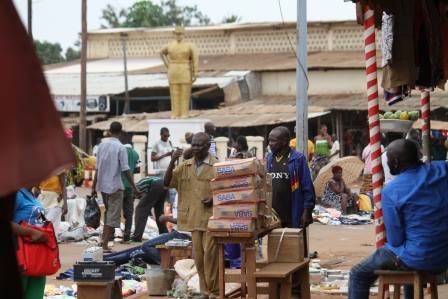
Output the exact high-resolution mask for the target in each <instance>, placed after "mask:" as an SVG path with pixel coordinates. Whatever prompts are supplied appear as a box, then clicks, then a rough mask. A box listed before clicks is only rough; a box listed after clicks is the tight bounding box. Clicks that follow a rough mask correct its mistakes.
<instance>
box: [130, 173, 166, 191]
mask: <svg viewBox="0 0 448 299" xmlns="http://www.w3.org/2000/svg"><path fill="white" fill-rule="evenodd" d="M161 180H162V179H161V178H160V177H158V176H147V177H145V178H143V179H141V180H140V181H138V182H137V183H136V184H135V185H136V187H137V189H138V190H139V191H141V192H145V193H147V192H149V189H150V188H151V186H152V185H153V184H154V183H155V182H157V181H161Z"/></svg>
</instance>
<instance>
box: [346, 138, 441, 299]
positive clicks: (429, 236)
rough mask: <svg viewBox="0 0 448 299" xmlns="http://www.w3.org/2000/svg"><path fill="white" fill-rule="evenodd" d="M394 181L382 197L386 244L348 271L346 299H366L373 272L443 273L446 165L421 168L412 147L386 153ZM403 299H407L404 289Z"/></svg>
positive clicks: (401, 144) (401, 143) (396, 146)
mask: <svg viewBox="0 0 448 299" xmlns="http://www.w3.org/2000/svg"><path fill="white" fill-rule="evenodd" d="M386 153H387V158H388V161H387V163H388V164H389V168H390V172H391V174H392V175H395V178H394V180H392V181H391V182H389V184H387V185H386V186H385V187H384V189H383V192H382V199H381V205H382V208H383V215H384V224H385V226H386V237H387V238H386V239H387V243H386V244H385V246H384V247H382V248H380V249H378V250H376V251H375V252H374V253H373V255H371V256H370V257H368V258H367V259H365V260H364V261H362V262H361V263H359V264H358V265H355V266H354V267H353V268H352V269H351V271H350V281H349V296H348V298H349V299H364V298H365V299H367V298H369V288H370V286H371V285H372V284H373V282H374V281H375V280H376V278H377V276H376V275H375V271H376V270H404V271H409V270H417V271H429V272H434V273H439V272H442V271H444V270H446V268H448V217H447V215H448V193H447V190H448V164H447V163H446V162H445V161H443V162H442V161H438V162H432V163H431V164H423V163H421V162H420V160H419V150H418V146H417V144H416V143H415V142H413V141H411V140H405V139H399V140H395V141H393V142H392V143H391V144H390V145H389V146H388V147H387V149H386ZM405 298H413V294H412V288H410V287H406V288H405Z"/></svg>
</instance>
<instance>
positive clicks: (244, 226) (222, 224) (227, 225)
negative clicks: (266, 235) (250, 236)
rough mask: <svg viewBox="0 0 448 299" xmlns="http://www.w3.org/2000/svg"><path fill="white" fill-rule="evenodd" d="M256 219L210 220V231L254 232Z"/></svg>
mask: <svg viewBox="0 0 448 299" xmlns="http://www.w3.org/2000/svg"><path fill="white" fill-rule="evenodd" d="M256 227H257V226H256V220H255V219H215V218H213V217H212V218H210V219H209V220H208V229H209V230H215V231H232V232H253V231H255V229H256Z"/></svg>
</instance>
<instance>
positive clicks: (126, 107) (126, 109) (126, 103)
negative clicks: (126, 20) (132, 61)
mask: <svg viewBox="0 0 448 299" xmlns="http://www.w3.org/2000/svg"><path fill="white" fill-rule="evenodd" d="M127 37H128V35H127V34H126V33H121V34H120V38H121V45H122V46H123V64H124V97H125V100H124V109H123V114H129V112H130V104H131V102H130V99H129V90H128V59H127V55H126V39H127Z"/></svg>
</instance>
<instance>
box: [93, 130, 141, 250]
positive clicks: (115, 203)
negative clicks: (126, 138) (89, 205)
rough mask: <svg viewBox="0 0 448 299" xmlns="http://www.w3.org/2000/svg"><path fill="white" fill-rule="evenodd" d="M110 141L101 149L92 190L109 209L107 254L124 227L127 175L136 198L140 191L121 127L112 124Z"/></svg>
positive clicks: (105, 227)
mask: <svg viewBox="0 0 448 299" xmlns="http://www.w3.org/2000/svg"><path fill="white" fill-rule="evenodd" d="M109 131H110V135H111V136H110V138H108V139H106V140H105V141H103V142H102V143H101V144H100V146H99V147H98V155H97V161H96V172H95V178H94V180H93V186H92V196H94V195H96V192H97V191H99V192H101V194H102V196H103V201H104V205H105V207H106V212H105V217H104V227H103V238H102V239H103V240H102V242H103V244H102V246H103V250H104V252H111V250H110V248H109V247H108V246H107V243H108V242H109V240H110V239H111V238H112V236H113V233H114V229H115V228H117V227H120V216H121V208H122V206H123V190H124V186H123V182H122V181H121V174H122V173H123V174H124V175H125V176H126V178H127V179H128V181H129V182H130V184H131V186H132V189H133V190H134V192H135V194H136V195H137V194H139V191H138V190H137V188H136V187H135V184H134V178H133V175H132V173H131V172H130V171H129V165H128V155H127V152H126V148H125V147H124V145H123V144H121V142H120V140H119V138H120V135H121V134H122V127H121V123H119V122H116V121H114V122H112V123H111V124H110V129H109Z"/></svg>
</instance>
